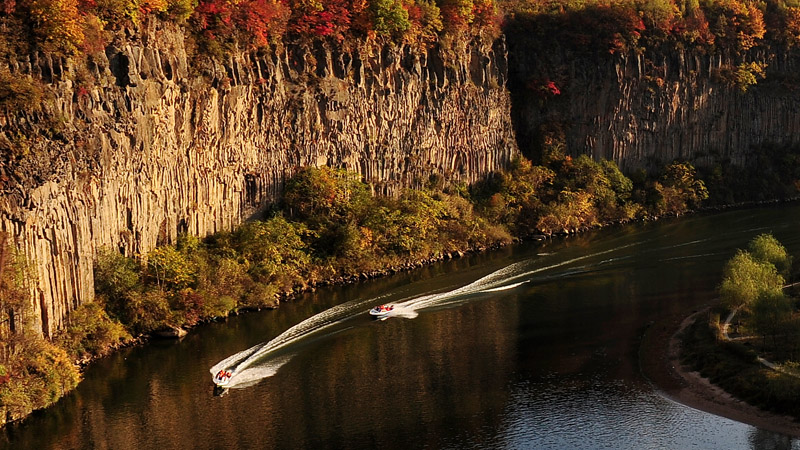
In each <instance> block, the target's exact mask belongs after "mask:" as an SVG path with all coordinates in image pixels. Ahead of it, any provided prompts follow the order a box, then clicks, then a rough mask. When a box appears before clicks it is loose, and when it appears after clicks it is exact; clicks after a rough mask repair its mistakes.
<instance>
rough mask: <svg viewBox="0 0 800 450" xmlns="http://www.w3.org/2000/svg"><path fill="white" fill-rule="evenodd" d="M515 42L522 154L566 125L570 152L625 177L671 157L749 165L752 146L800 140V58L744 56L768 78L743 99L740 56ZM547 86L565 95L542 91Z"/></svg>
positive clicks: (766, 53) (513, 70)
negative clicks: (736, 80) (736, 75)
mask: <svg viewBox="0 0 800 450" xmlns="http://www.w3.org/2000/svg"><path fill="white" fill-rule="evenodd" d="M509 43H510V45H509V46H510V48H511V51H512V56H511V58H510V70H509V74H510V78H511V81H510V82H509V85H510V86H512V98H513V102H514V121H515V127H516V131H517V136H518V139H519V142H520V149H521V150H522V151H523V153H526V154H533V155H535V154H536V144H535V143H536V142H537V140H538V138H539V137H540V133H541V130H543V129H547V128H548V127H551V126H552V125H553V124H557V125H558V126H561V127H563V132H564V136H565V138H566V146H567V151H568V153H570V154H572V155H580V154H588V155H590V156H592V157H593V158H595V159H601V158H603V159H610V160H613V161H615V162H617V164H618V165H619V166H620V168H622V169H623V171H628V172H629V171H631V170H635V169H640V168H652V166H654V165H657V164H659V163H662V162H669V161H672V160H675V159H685V160H690V161H692V162H693V163H695V164H696V165H700V166H701V165H708V164H711V163H713V162H716V161H720V160H729V161H731V162H732V163H733V164H737V165H743V164H747V161H748V157H749V156H750V155H752V152H751V150H752V148H753V147H754V146H759V145H762V144H766V143H770V144H778V145H793V144H798V143H800V109H799V108H798V105H800V90H798V89H797V86H800V84H798V82H797V81H798V79H797V75H796V74H797V69H798V66H800V58H798V55H795V54H792V53H791V52H783V51H778V50H766V49H761V50H758V51H753V52H752V54H750V55H748V56H747V60H748V61H755V62H759V63H762V64H765V65H766V66H767V77H766V79H765V80H763V81H760V82H759V83H758V84H757V85H755V86H752V87H750V88H749V89H748V90H747V91H746V92H743V91H742V90H740V89H739V87H738V86H735V85H731V81H732V80H731V74H732V72H734V71H735V70H736V68H737V67H738V65H739V64H741V63H742V62H743V59H742V58H741V57H740V58H734V57H731V56H729V55H726V54H724V53H712V54H709V53H705V52H701V51H699V50H679V49H675V50H670V51H668V52H667V53H657V52H646V53H641V54H638V53H637V54H617V55H608V54H606V55H587V54H585V53H580V52H579V51H576V50H567V49H557V48H548V49H547V51H546V52H545V51H542V50H539V51H536V50H533V49H530V48H528V46H529V43H527V42H521V43H520V44H519V45H521V46H522V47H521V48H517V47H515V42H514V38H513V37H509ZM544 81H554V82H555V83H556V85H557V86H558V87H559V88H560V94H558V95H548V94H549V93H547V92H542V91H541V90H539V91H537V89H536V87H538V86H540V85H541V83H542V82H544Z"/></svg>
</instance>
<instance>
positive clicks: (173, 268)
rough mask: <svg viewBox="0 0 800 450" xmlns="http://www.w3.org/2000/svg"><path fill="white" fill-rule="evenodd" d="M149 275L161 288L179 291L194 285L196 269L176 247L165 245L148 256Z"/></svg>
mask: <svg viewBox="0 0 800 450" xmlns="http://www.w3.org/2000/svg"><path fill="white" fill-rule="evenodd" d="M147 273H148V275H149V276H150V277H151V278H152V279H153V280H155V282H156V284H157V285H158V286H159V287H161V288H165V289H170V290H175V291H177V290H180V289H184V288H186V287H189V286H190V285H191V284H193V283H194V281H195V276H196V267H195V265H194V264H192V262H191V261H190V260H189V259H188V258H187V257H186V255H184V254H183V253H181V252H179V251H178V250H177V249H176V248H175V247H173V246H171V245H164V246H161V247H158V248H155V249H153V250H151V251H150V252H149V253H148V254H147Z"/></svg>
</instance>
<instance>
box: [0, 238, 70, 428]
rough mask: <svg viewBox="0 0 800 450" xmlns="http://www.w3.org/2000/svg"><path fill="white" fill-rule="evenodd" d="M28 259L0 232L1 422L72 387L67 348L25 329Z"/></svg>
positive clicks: (17, 417) (27, 306)
mask: <svg viewBox="0 0 800 450" xmlns="http://www.w3.org/2000/svg"><path fill="white" fill-rule="evenodd" d="M30 280H31V275H30V273H29V270H28V267H27V264H26V262H25V260H24V258H22V255H21V254H20V253H19V252H18V251H17V250H16V248H15V247H14V245H13V244H12V243H11V241H10V239H9V237H8V236H7V235H6V234H5V233H3V232H0V407H1V408H0V414H2V417H0V424H2V423H5V422H6V421H7V420H15V419H19V418H21V417H24V416H26V415H28V414H29V413H30V412H31V411H33V410H35V409H39V408H44V407H46V406H48V405H50V404H52V403H53V402H55V401H56V400H58V398H60V397H61V396H62V395H64V394H65V393H66V392H68V391H70V390H71V389H73V388H75V386H76V385H77V384H78V380H79V374H78V370H77V368H76V367H75V366H74V365H73V364H72V362H71V361H70V359H69V357H68V355H67V352H65V351H64V350H63V349H61V348H60V347H58V346H56V345H54V344H53V343H52V342H50V341H48V340H46V339H44V338H42V337H40V336H39V335H38V334H36V333H32V332H30V330H29V328H30V323H29V319H30V315H29V302H28V297H27V294H28V292H30V291H29V286H28V283H29V282H30Z"/></svg>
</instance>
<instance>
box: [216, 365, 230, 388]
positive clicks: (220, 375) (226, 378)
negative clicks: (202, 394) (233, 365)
mask: <svg viewBox="0 0 800 450" xmlns="http://www.w3.org/2000/svg"><path fill="white" fill-rule="evenodd" d="M232 376H233V374H232V373H231V371H230V370H224V369H223V370H220V371H219V372H217V374H216V375H214V384H216V385H217V386H219V387H224V386H227V385H228V383H230V382H231V377H232Z"/></svg>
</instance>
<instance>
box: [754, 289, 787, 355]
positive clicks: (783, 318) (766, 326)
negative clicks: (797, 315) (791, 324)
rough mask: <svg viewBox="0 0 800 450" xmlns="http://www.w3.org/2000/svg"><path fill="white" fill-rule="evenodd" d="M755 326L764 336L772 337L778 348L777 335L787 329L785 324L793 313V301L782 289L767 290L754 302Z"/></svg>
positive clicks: (773, 343) (774, 344)
mask: <svg viewBox="0 0 800 450" xmlns="http://www.w3.org/2000/svg"><path fill="white" fill-rule="evenodd" d="M751 309H752V320H753V326H754V328H755V330H756V332H758V334H760V335H761V336H763V337H764V341H765V342H766V340H767V338H771V340H772V345H773V348H777V336H778V335H779V334H782V333H784V332H785V331H786V329H785V328H786V327H785V324H786V322H787V321H788V320H789V319H790V318H791V315H792V303H791V300H789V298H787V297H786V296H785V295H783V292H781V291H765V292H762V293H761V294H759V296H758V298H756V300H755V302H754V303H753V307H752V308H751Z"/></svg>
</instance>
